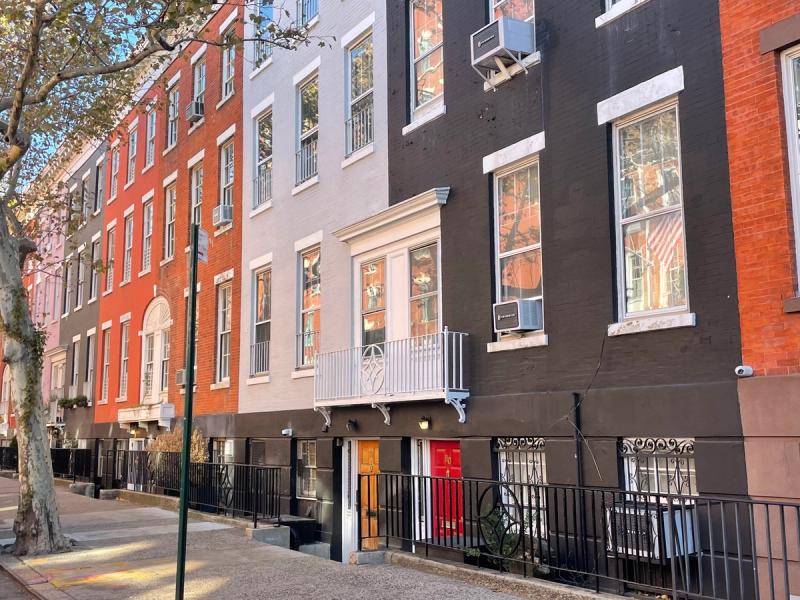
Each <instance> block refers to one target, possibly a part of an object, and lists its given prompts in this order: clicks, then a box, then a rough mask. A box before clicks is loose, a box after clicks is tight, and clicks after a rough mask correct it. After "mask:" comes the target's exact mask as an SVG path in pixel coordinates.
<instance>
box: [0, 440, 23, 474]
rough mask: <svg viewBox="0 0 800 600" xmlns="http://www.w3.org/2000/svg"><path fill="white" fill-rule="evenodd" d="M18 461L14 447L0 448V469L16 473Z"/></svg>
mask: <svg viewBox="0 0 800 600" xmlns="http://www.w3.org/2000/svg"><path fill="white" fill-rule="evenodd" d="M18 467H19V459H18V454H17V447H16V446H3V447H0V469H3V470H4V471H14V472H16V471H17V468H18Z"/></svg>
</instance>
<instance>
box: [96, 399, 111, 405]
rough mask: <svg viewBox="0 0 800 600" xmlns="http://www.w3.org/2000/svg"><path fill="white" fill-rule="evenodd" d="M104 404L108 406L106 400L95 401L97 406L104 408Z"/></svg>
mask: <svg viewBox="0 0 800 600" xmlns="http://www.w3.org/2000/svg"><path fill="white" fill-rule="evenodd" d="M106 404H108V400H98V401H97V406H105V405H106Z"/></svg>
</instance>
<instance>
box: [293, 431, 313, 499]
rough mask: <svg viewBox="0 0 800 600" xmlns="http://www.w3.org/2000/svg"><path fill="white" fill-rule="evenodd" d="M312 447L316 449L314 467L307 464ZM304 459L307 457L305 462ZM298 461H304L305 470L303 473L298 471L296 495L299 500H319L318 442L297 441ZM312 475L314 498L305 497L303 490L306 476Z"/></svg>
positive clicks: (311, 440)
mask: <svg viewBox="0 0 800 600" xmlns="http://www.w3.org/2000/svg"><path fill="white" fill-rule="evenodd" d="M311 446H313V447H314V464H313V465H311V464H308V462H307V460H308V455H309V452H308V448H309V447H311ZM304 457H305V460H303V459H304ZM297 460H298V462H300V461H302V463H303V470H302V471H300V470H299V469H298V470H297V493H296V494H295V495H296V496H297V498H300V499H304V500H316V499H317V496H316V492H317V464H318V460H317V440H313V439H301V440H297ZM312 473H313V475H314V477H313V480H314V494H315V495H314V496H306V495H303V492H304V491H305V490H304V489H303V488H304V487H305V486H304V485H303V481H304V479H305V477H306V475H310V474H312Z"/></svg>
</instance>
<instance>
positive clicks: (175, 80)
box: [167, 71, 181, 89]
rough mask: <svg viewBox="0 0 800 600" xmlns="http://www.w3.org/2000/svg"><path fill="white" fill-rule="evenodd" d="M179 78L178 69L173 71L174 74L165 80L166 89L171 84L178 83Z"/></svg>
mask: <svg viewBox="0 0 800 600" xmlns="http://www.w3.org/2000/svg"><path fill="white" fill-rule="evenodd" d="M180 79H181V72H180V71H178V72H177V73H175V75H173V76H172V77H170V79H169V81H168V82H167V89H169V88H171V87H172V86H173V85H175V84H176V83H178V81H180Z"/></svg>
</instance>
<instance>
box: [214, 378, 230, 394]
mask: <svg viewBox="0 0 800 600" xmlns="http://www.w3.org/2000/svg"><path fill="white" fill-rule="evenodd" d="M229 387H231V380H230V378H228V379H223V380H222V381H217V382H216V383H212V384H211V385H210V386H208V389H210V390H212V391H213V390H223V389H226V388H229Z"/></svg>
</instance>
